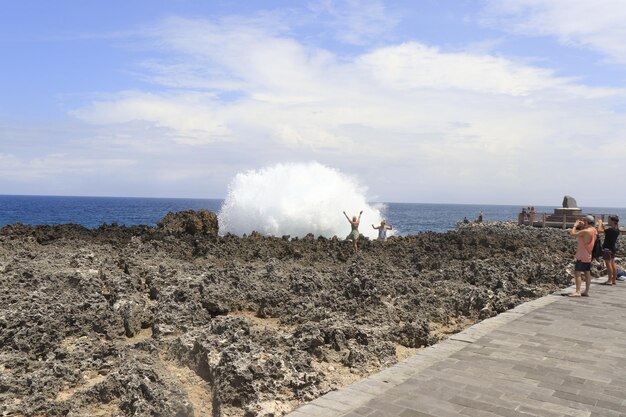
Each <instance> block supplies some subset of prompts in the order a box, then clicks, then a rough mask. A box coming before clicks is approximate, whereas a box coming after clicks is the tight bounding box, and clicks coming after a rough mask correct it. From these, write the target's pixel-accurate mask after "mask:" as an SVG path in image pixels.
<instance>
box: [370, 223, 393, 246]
mask: <svg viewBox="0 0 626 417" xmlns="http://www.w3.org/2000/svg"><path fill="white" fill-rule="evenodd" d="M372 228H373V229H378V240H380V241H383V242H384V241H385V240H386V239H387V230H393V227H392V226H391V225H390V224H387V223H386V222H385V221H384V220H381V221H380V226H378V227H376V226H374V225H372Z"/></svg>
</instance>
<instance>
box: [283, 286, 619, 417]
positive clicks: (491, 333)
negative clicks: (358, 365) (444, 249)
mask: <svg viewBox="0 0 626 417" xmlns="http://www.w3.org/2000/svg"><path fill="white" fill-rule="evenodd" d="M591 294H592V296H591V297H589V298H586V299H571V298H568V297H557V296H548V297H543V298H540V299H538V300H534V301H532V302H530V303H525V304H523V305H521V306H518V307H516V308H515V309H514V310H512V311H510V312H507V313H503V314H501V315H499V316H497V317H494V318H491V319H488V320H484V321H482V322H480V323H478V324H476V325H475V326H473V327H472V328H470V329H467V330H466V331H464V332H461V333H458V334H457V335H454V336H452V337H451V339H448V340H446V341H444V342H442V343H439V344H437V345H435V346H431V347H428V348H426V349H422V350H420V351H419V352H418V354H416V355H414V356H412V357H410V358H407V359H406V360H404V361H402V362H401V363H399V364H398V365H397V366H394V367H392V368H390V369H387V370H385V371H383V372H382V373H380V374H377V375H374V376H372V377H370V378H367V379H365V380H363V381H359V382H357V383H355V384H352V385H350V386H349V387H347V388H344V389H342V390H339V391H338V392H336V393H329V394H327V396H325V397H326V398H325V399H324V397H322V399H319V400H316V401H318V404H317V405H316V401H313V402H312V403H311V404H310V407H308V408H307V406H304V407H301V408H299V409H298V410H296V411H294V413H292V414H291V415H290V417H317V416H322V415H323V416H324V417H334V416H335V415H337V413H339V415H340V416H342V417H361V416H363V417H390V416H394V417H396V416H398V415H400V416H403V417H412V416H415V417H424V416H433V417H435V416H440V417H448V416H459V415H460V416H494V415H495V416H501V417H509V416H526V417H528V416H532V415H536V416H540V417H556V416H568V417H590V416H592V415H598V416H609V417H613V416H620V415H623V416H624V417H626V400H625V398H626V395H625V394H626V373H625V372H626V371H624V370H625V369H626V342H625V337H624V334H626V303H625V302H624V300H625V299H626V285H623V286H621V287H620V286H618V288H615V287H606V288H605V287H603V286H598V285H594V286H592V288H591ZM607 317H611V320H610V321H607V319H606V318H607ZM338 417H339V416H338Z"/></svg>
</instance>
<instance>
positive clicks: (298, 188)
mask: <svg viewBox="0 0 626 417" xmlns="http://www.w3.org/2000/svg"><path fill="white" fill-rule="evenodd" d="M366 191H367V188H366V187H363V186H361V185H360V184H359V183H358V182H357V181H356V180H355V179H354V178H352V177H349V176H347V175H345V174H342V173H341V172H339V171H338V170H336V169H333V168H329V167H327V166H324V165H322V164H320V163H317V162H311V163H286V164H276V165H273V166H270V167H267V168H263V169H260V170H258V171H257V170H251V171H247V172H244V173H239V174H237V175H236V176H235V178H234V179H233V181H232V182H231V183H230V185H229V187H228V196H227V197H226V199H225V201H224V204H223V205H222V209H221V210H220V212H219V213H218V219H219V224H220V231H221V232H223V233H232V234H235V235H239V236H241V235H243V234H248V233H251V232H253V231H256V232H258V233H261V234H263V235H266V236H283V235H290V236H292V237H295V236H298V237H304V236H306V235H307V234H308V233H313V234H314V235H315V236H324V237H333V236H337V237H339V238H343V237H345V236H347V235H348V233H349V232H350V224H349V223H348V221H347V220H346V218H345V217H344V215H343V213H342V212H343V211H344V210H345V211H346V214H347V215H348V216H350V217H351V218H352V216H353V215H358V214H359V211H361V210H363V215H362V216H361V225H360V227H359V231H360V232H361V233H362V234H363V235H365V236H367V237H369V238H375V237H377V236H378V231H377V230H374V229H373V228H372V226H371V225H372V224H374V225H376V226H378V225H379V224H380V221H381V219H382V214H381V211H382V210H383V209H384V205H371V204H368V203H367V200H366V197H365V193H366Z"/></svg>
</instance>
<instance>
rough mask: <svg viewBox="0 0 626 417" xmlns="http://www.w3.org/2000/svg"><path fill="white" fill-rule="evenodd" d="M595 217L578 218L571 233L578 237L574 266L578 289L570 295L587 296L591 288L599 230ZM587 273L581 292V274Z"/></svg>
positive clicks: (589, 215)
mask: <svg viewBox="0 0 626 417" xmlns="http://www.w3.org/2000/svg"><path fill="white" fill-rule="evenodd" d="M594 221H595V219H594V218H593V216H592V215H591V214H588V215H586V216H585V217H583V218H580V219H578V220H576V222H575V223H574V227H572V231H571V235H572V236H575V237H576V238H577V239H578V244H577V246H576V256H575V257H576V265H575V267H574V278H575V279H576V290H575V291H574V292H573V293H571V294H570V295H569V296H570V297H580V296H583V297H587V296H588V295H589V288H590V287H591V260H592V255H591V253H592V251H593V244H594V243H595V242H596V238H597V237H598V232H597V231H596V228H595V227H593V223H594ZM583 272H584V273H585V291H584V292H583V293H581V292H580V287H581V285H582V277H581V275H582V274H583Z"/></svg>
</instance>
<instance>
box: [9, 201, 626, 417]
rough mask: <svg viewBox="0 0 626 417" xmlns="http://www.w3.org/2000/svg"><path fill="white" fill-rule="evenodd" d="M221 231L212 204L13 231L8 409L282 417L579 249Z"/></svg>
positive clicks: (491, 303) (531, 232)
mask: <svg viewBox="0 0 626 417" xmlns="http://www.w3.org/2000/svg"><path fill="white" fill-rule="evenodd" d="M217 232H218V224H217V218H216V217H215V215H214V214H213V213H210V212H207V211H199V212H182V213H177V214H169V215H168V216H166V217H165V218H164V219H163V221H162V222H161V223H160V224H159V225H158V226H157V227H147V226H135V227H122V226H118V225H103V226H101V227H100V228H97V229H86V228H84V227H81V226H77V225H58V226H35V227H32V226H25V225H21V224H19V223H18V224H14V225H8V226H5V227H3V228H1V229H0V286H1V288H0V413H2V416H27V417H34V416H70V417H76V416H168V417H170V416H171V417H186V416H214V417H216V416H246V417H252V416H266V417H269V416H282V415H285V414H287V413H288V412H289V411H291V410H293V409H295V408H297V407H298V406H299V405H301V404H303V403H305V402H307V401H310V400H312V399H314V398H317V397H319V396H321V395H323V394H324V393H326V392H328V391H331V390H334V389H337V388H339V387H342V386H345V385H347V384H349V383H351V382H353V381H356V380H358V379H360V378H362V377H364V376H367V375H369V374H371V373H374V372H377V371H379V370H381V369H384V368H386V367H388V366H390V365H392V364H394V363H396V362H397V361H398V360H400V359H402V358H404V357H406V356H408V355H411V354H412V353H414V352H416V350H417V349H419V348H421V347H424V346H428V345H431V344H434V343H437V342H438V341H439V340H442V339H444V338H446V337H447V336H448V335H450V334H453V333H455V332H458V331H460V330H462V329H464V328H465V327H467V326H469V325H471V324H473V323H475V322H476V321H477V320H481V319H484V318H488V317H492V316H494V315H497V314H498V313H500V312H503V311H506V310H508V309H510V308H512V307H514V306H516V305H518V304H520V303H523V302H525V301H528V300H531V299H534V298H537V297H541V296H543V295H546V294H548V293H550V292H553V291H555V290H557V289H559V288H563V287H566V286H568V285H570V283H571V278H572V269H573V262H572V258H573V253H574V248H575V241H574V239H572V238H571V237H570V236H569V232H568V231H564V230H559V229H547V228H546V229H541V228H532V227H526V226H522V227H520V226H517V224H514V223H506V222H498V223H482V224H469V225H460V226H459V227H458V228H457V230H455V231H451V232H447V233H431V232H428V233H421V234H418V235H414V236H405V237H392V238H390V239H388V241H387V242H384V243H382V242H378V241H370V240H367V239H362V240H361V241H360V243H359V245H360V248H361V252H360V253H359V254H358V255H355V254H353V252H352V247H351V245H350V244H349V243H348V242H345V241H342V240H341V239H337V238H332V239H326V238H322V237H315V236H313V235H309V236H307V237H305V238H299V239H298V238H293V239H292V238H290V237H288V236H284V237H263V236H261V235H259V234H256V233H252V234H250V235H248V236H244V237H237V236H232V235H226V236H219V235H218V233H217ZM623 239H624V238H623V237H621V238H620V243H623ZM623 247H624V245H623V244H620V248H623ZM618 256H619V257H623V256H624V252H623V249H620V252H619V253H618ZM593 270H594V275H596V276H598V275H601V274H604V270H603V265H602V263H601V262H597V261H596V262H594V268H593Z"/></svg>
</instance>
